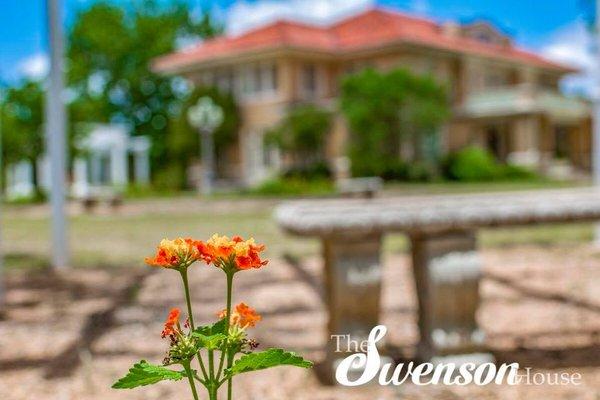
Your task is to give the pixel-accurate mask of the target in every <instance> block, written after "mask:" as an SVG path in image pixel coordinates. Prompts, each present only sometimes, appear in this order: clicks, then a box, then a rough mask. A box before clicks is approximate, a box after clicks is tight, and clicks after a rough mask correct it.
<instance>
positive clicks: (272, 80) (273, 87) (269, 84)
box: [262, 63, 278, 92]
mask: <svg viewBox="0 0 600 400" xmlns="http://www.w3.org/2000/svg"><path fill="white" fill-rule="evenodd" d="M277 78H278V77H277V65H276V64H274V63H273V64H265V65H263V67H262V90H263V91H264V92H276V91H277Z"/></svg>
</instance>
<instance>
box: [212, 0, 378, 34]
mask: <svg viewBox="0 0 600 400" xmlns="http://www.w3.org/2000/svg"><path fill="white" fill-rule="evenodd" d="M374 4H375V0H284V1H279V0H258V1H255V2H249V1H245V0H243V1H238V2H235V3H234V4H233V5H232V6H231V7H229V8H228V9H227V10H226V11H225V13H224V14H225V23H226V27H227V31H228V33H230V34H239V33H241V32H244V31H246V30H248V29H252V28H255V27H257V26H260V25H263V24H266V23H269V22H273V21H275V20H277V19H291V20H294V21H301V22H306V23H313V24H326V23H329V22H331V21H334V20H336V19H339V18H342V17H345V16H348V15H351V14H354V13H357V12H359V11H362V10H364V9H366V8H369V7H372V6H373V5H374Z"/></svg>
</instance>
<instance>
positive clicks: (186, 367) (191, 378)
mask: <svg viewBox="0 0 600 400" xmlns="http://www.w3.org/2000/svg"><path fill="white" fill-rule="evenodd" d="M182 365H183V369H184V370H185V374H186V375H187V377H188V381H189V382H190V388H191V389H192V395H193V396H194V400H198V392H196V383H195V382H194V376H193V373H192V368H191V367H190V362H189V361H186V362H185V363H184V364H182Z"/></svg>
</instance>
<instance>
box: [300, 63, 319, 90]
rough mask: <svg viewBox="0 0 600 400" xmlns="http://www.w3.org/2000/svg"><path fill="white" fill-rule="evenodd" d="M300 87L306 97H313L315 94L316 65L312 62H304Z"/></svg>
mask: <svg viewBox="0 0 600 400" xmlns="http://www.w3.org/2000/svg"><path fill="white" fill-rule="evenodd" d="M301 89H302V93H303V94H305V95H306V96H307V97H315V96H316V94H317V67H316V66H315V65H314V64H306V65H304V66H303V67H302V72H301Z"/></svg>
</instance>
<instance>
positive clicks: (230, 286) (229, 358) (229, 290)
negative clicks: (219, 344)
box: [226, 272, 234, 400]
mask: <svg viewBox="0 0 600 400" xmlns="http://www.w3.org/2000/svg"><path fill="white" fill-rule="evenodd" d="M233 275H234V272H228V273H227V316H226V318H227V320H226V321H227V335H229V328H230V323H231V297H232V292H233ZM232 351H233V350H232V349H230V348H227V368H231V364H232V363H233V357H234V354H231V352H232ZM231 392H232V380H231V378H229V379H227V399H228V400H231Z"/></svg>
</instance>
